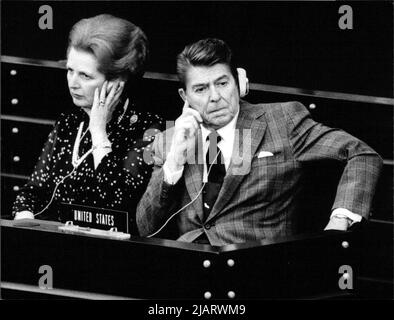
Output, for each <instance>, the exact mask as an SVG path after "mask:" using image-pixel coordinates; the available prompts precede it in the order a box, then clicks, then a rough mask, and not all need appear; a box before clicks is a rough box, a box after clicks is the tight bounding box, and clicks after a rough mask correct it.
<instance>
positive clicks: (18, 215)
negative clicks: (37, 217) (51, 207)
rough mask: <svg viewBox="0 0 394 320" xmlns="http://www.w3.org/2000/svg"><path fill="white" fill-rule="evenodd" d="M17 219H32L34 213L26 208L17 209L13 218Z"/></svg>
mask: <svg viewBox="0 0 394 320" xmlns="http://www.w3.org/2000/svg"><path fill="white" fill-rule="evenodd" d="M19 219H34V214H33V213H32V212H30V211H27V210H24V211H19V212H17V213H15V217H14V220H19Z"/></svg>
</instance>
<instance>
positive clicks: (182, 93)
mask: <svg viewBox="0 0 394 320" xmlns="http://www.w3.org/2000/svg"><path fill="white" fill-rule="evenodd" d="M178 93H179V95H180V96H181V98H182V100H183V101H184V102H185V101H186V92H185V90H184V89H183V88H179V89H178Z"/></svg>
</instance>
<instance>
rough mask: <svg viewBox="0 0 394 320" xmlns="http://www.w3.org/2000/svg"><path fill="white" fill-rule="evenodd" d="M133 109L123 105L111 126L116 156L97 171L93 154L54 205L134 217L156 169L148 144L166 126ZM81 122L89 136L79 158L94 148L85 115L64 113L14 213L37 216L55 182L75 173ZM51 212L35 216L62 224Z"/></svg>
mask: <svg viewBox="0 0 394 320" xmlns="http://www.w3.org/2000/svg"><path fill="white" fill-rule="evenodd" d="M133 109H134V106H133V105H129V106H128V108H127V110H126V112H124V110H123V106H121V105H120V104H119V107H118V108H117V109H116V110H115V111H114V113H113V115H112V119H111V121H110V122H109V123H108V124H107V134H108V138H109V140H110V141H111V143H112V152H110V153H108V154H107V155H106V156H105V157H104V158H103V159H102V160H101V162H100V164H99V165H98V167H97V168H96V169H95V168H94V161H93V155H92V154H90V155H89V156H88V157H87V158H86V159H85V160H84V161H83V162H82V163H81V164H80V165H79V166H78V167H77V169H76V170H75V171H74V172H73V173H72V174H71V175H70V176H69V177H67V178H66V179H65V180H64V181H63V182H62V183H61V184H60V185H59V186H58V188H57V190H56V193H55V195H54V199H53V205H56V204H59V203H60V202H66V203H73V204H82V205H89V206H97V207H102V208H107V209H114V210H124V211H128V212H131V213H132V215H131V216H134V214H135V207H136V205H137V203H138V201H139V199H140V198H141V196H142V194H143V193H144V191H145V189H146V186H147V183H148V182H149V179H150V175H151V169H152V167H151V165H150V163H149V161H146V160H148V159H149V157H147V151H148V149H149V148H147V146H148V145H149V144H150V143H151V142H153V139H154V134H156V133H158V132H159V131H160V130H163V129H164V128H163V125H164V122H163V120H162V119H161V118H160V117H159V116H157V115H153V114H150V113H141V112H136V111H134V110H133ZM82 121H83V122H84V127H83V132H85V131H86V134H85V135H84V136H83V139H82V140H81V143H80V147H79V157H82V155H83V154H85V153H86V152H87V151H89V149H90V148H91V147H92V141H91V136H90V132H89V130H88V126H89V117H88V115H87V114H86V112H85V111H83V110H81V109H76V110H75V111H73V112H72V113H68V114H62V115H61V116H60V119H59V120H58V121H57V122H56V124H55V127H54V129H53V130H52V132H51V133H50V134H49V137H48V141H47V142H46V144H45V146H44V148H43V150H42V153H41V156H40V157H39V159H38V162H37V164H36V167H35V169H34V172H33V173H32V175H31V176H30V179H29V180H28V182H27V183H26V185H25V186H24V187H23V188H22V189H21V191H20V192H19V194H18V195H17V198H16V201H15V203H14V206H13V214H15V213H16V212H19V211H23V210H29V211H31V212H33V213H34V214H35V213H38V212H39V211H41V210H42V209H43V208H45V206H46V205H47V204H48V203H49V201H50V198H51V197H52V193H53V191H54V189H55V186H56V184H57V183H58V182H60V181H61V180H62V179H63V177H65V176H66V175H68V174H69V173H70V172H72V170H73V165H72V154H73V147H74V142H75V138H76V136H77V132H78V128H79V125H80V123H81V122H82ZM144 151H145V154H144ZM51 208H52V210H51ZM53 208H54V207H53V206H52V205H51V207H50V208H49V209H48V210H46V211H44V212H43V213H42V214H40V215H38V216H37V218H40V219H51V220H58V219H59V216H58V214H57V213H54V212H56V210H54V209H53Z"/></svg>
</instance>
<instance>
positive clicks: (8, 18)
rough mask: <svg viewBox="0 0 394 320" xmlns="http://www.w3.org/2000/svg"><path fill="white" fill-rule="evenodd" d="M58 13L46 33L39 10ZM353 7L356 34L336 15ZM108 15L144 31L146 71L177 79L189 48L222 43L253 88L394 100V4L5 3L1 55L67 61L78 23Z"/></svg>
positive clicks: (221, 2) (54, 14)
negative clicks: (211, 40) (209, 40)
mask: <svg viewBox="0 0 394 320" xmlns="http://www.w3.org/2000/svg"><path fill="white" fill-rule="evenodd" d="M43 4H49V5H50V6H51V7H52V8H53V22H54V29H53V30H41V29H40V28H39V27H38V20H39V17H40V16H41V15H40V14H39V13H38V8H39V7H40V6H41V5H43ZM343 4H350V5H351V7H352V8H353V22H354V24H353V30H340V29H339V27H338V20H339V17H340V16H341V15H340V14H339V13H338V9H339V7H340V6H341V5H343ZM100 13H111V14H114V15H117V16H120V17H123V18H126V19H129V20H131V21H132V22H134V23H135V24H137V25H139V26H140V27H141V28H142V29H143V30H144V31H145V33H146V34H147V36H148V38H149V40H150V48H151V59H150V61H149V64H148V67H147V70H148V71H155V72H167V73H175V57H176V54H177V53H179V52H180V51H181V50H182V49H183V47H184V46H185V44H187V43H190V42H193V41H195V40H198V39H200V38H204V37H218V38H222V39H224V40H225V41H226V42H228V44H229V45H230V46H231V47H232V48H233V50H234V55H235V57H236V62H237V65H238V66H243V67H245V68H246V69H247V71H248V77H249V79H250V81H251V82H257V83H265V84H273V85H283V86H290V87H299V88H305V89H318V90H328V91H339V92H347V93H357V94H364V95H373V96H385V97H392V96H393V85H392V83H393V82H392V81H393V78H392V71H393V65H392V61H393V50H392V49H393V47H392V44H393V39H392V37H393V8H392V3H390V2H385V3H376V2H371V3H365V2H349V3H344V2H320V1H319V2H232V1H230V2H226V1H212V2H183V1H182V2H179V1H175V2H150V1H149V2H148V1H144V2H116V1H100V2H93V1H89V2H75V1H73V2H67V1H61V2H50V1H46V2H39V1H34V2H8V1H7V2H2V16H1V20H2V30H1V36H2V48H1V54H2V55H12V56H21V57H29V58H38V59H49V60H59V59H64V58H65V51H66V47H67V37H68V32H69V30H70V28H71V27H72V25H73V24H74V23H75V22H77V21H78V20H80V19H81V18H85V17H90V16H93V15H96V14H100Z"/></svg>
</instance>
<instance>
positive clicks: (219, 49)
mask: <svg viewBox="0 0 394 320" xmlns="http://www.w3.org/2000/svg"><path fill="white" fill-rule="evenodd" d="M231 59H232V52H231V49H230V47H229V46H228V45H227V44H226V43H225V42H224V41H223V40H220V39H215V38H207V39H202V40H199V41H197V42H195V43H192V44H189V45H187V46H186V47H185V48H184V49H183V51H182V52H181V53H180V54H178V56H177V73H178V79H179V81H180V84H181V86H182V87H183V89H186V73H187V70H188V69H189V68H190V67H192V66H193V67H211V66H213V65H215V64H217V63H223V64H226V65H228V66H229V67H230V70H231V73H232V75H233V77H234V79H235V81H236V83H237V85H238V76H237V71H236V69H235V67H233V65H232V60H231Z"/></svg>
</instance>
